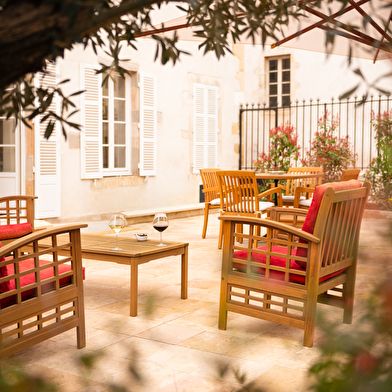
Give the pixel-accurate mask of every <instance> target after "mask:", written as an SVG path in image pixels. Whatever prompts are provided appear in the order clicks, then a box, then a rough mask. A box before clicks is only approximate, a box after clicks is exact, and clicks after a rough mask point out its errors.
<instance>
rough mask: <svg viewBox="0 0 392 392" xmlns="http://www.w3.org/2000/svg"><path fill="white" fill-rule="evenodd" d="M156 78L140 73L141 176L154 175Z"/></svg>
mask: <svg viewBox="0 0 392 392" xmlns="http://www.w3.org/2000/svg"><path fill="white" fill-rule="evenodd" d="M156 90H157V78H156V75H150V74H144V73H142V74H140V164H139V173H140V175H141V176H155V175H156V149H157V91H156Z"/></svg>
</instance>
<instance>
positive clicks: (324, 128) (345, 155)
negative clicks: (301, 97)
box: [301, 111, 357, 183]
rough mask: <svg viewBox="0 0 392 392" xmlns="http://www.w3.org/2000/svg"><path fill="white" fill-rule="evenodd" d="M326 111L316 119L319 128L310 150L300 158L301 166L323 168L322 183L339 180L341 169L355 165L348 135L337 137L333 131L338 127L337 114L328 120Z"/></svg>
mask: <svg viewBox="0 0 392 392" xmlns="http://www.w3.org/2000/svg"><path fill="white" fill-rule="evenodd" d="M329 115H330V113H329V112H328V111H326V112H325V113H324V114H323V115H322V116H321V118H320V119H319V121H318V127H319V130H318V131H317V132H316V133H315V134H314V139H313V141H312V145H311V148H310V150H307V151H306V156H305V158H304V159H301V163H302V165H303V166H312V167H313V166H314V167H322V168H323V183H324V182H333V181H339V178H340V176H341V175H342V172H343V170H345V169H347V168H348V167H349V166H355V161H356V159H357V154H354V152H353V150H352V147H351V145H350V142H349V141H348V136H346V137H342V138H340V139H339V138H338V137H337V136H335V131H336V130H337V129H338V127H339V116H338V115H336V116H334V117H332V119H331V120H329Z"/></svg>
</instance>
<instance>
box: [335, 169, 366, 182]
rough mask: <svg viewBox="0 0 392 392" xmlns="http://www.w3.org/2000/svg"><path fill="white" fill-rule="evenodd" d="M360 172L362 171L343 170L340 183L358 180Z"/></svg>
mask: <svg viewBox="0 0 392 392" xmlns="http://www.w3.org/2000/svg"><path fill="white" fill-rule="evenodd" d="M360 172H361V169H346V170H343V173H342V175H341V176H340V179H339V181H349V180H358V177H359V173H360Z"/></svg>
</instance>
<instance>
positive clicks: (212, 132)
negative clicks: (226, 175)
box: [206, 86, 218, 167]
mask: <svg viewBox="0 0 392 392" xmlns="http://www.w3.org/2000/svg"><path fill="white" fill-rule="evenodd" d="M217 138H218V89H217V88H216V87H211V86H210V87H208V88H207V134H206V144H207V152H206V161H207V164H206V167H216V166H217V156H218V154H217V151H218V143H217Z"/></svg>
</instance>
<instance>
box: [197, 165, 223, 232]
mask: <svg viewBox="0 0 392 392" xmlns="http://www.w3.org/2000/svg"><path fill="white" fill-rule="evenodd" d="M218 170H221V169H217V168H213V169H212V168H211V169H200V176H201V181H202V183H203V193H204V202H205V207H204V224H203V232H202V234H201V238H206V234H207V225H208V216H209V214H210V210H213V209H218V208H220V197H219V185H218V178H217V176H216V172H217V171H218ZM221 229H222V223H221V224H220V232H221Z"/></svg>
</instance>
